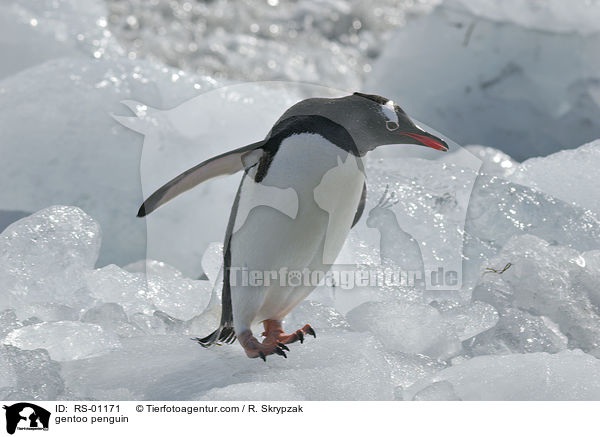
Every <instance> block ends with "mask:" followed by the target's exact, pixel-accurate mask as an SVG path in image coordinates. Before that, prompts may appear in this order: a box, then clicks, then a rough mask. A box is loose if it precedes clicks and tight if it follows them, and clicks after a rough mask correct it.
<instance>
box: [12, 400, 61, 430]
mask: <svg viewBox="0 0 600 437" xmlns="http://www.w3.org/2000/svg"><path fill="white" fill-rule="evenodd" d="M3 408H4V409H5V410H6V432H7V433H9V434H14V433H15V431H16V430H20V431H21V430H26V431H35V430H44V431H47V430H48V426H49V424H50V411H48V410H46V409H44V408H42V407H40V406H38V405H35V404H30V403H28V402H19V403H18V404H13V405H10V406H9V405H4V406H3Z"/></svg>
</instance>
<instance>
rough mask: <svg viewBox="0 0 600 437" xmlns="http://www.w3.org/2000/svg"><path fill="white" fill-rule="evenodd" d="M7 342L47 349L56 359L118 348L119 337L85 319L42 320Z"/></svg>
mask: <svg viewBox="0 0 600 437" xmlns="http://www.w3.org/2000/svg"><path fill="white" fill-rule="evenodd" d="M5 343H6V344H10V345H13V346H17V347H19V348H21V349H27V350H31V349H46V350H47V351H48V353H49V354H50V356H51V357H52V359H54V360H57V361H69V360H78V359H82V358H88V357H93V356H98V355H102V354H105V353H108V352H110V351H111V350H114V349H116V348H118V347H120V343H119V340H118V338H117V337H116V336H115V335H114V334H111V333H109V332H106V331H104V330H103V329H102V328H101V327H100V326H98V325H94V324H91V323H82V322H72V321H64V322H43V323H38V324H34V325H30V326H24V327H22V328H19V329H16V330H14V331H12V332H10V333H9V334H8V336H7V337H6V339H5Z"/></svg>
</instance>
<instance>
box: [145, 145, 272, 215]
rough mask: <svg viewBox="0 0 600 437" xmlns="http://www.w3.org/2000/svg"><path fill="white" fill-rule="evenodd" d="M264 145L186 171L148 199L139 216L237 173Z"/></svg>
mask: <svg viewBox="0 0 600 437" xmlns="http://www.w3.org/2000/svg"><path fill="white" fill-rule="evenodd" d="M263 144H264V141H258V142H256V143H253V144H249V145H247V146H244V147H240V148H239V149H235V150H232V151H230V152H227V153H223V154H221V155H218V156H215V157H213V158H210V159H208V160H206V161H204V162H202V163H200V164H198V165H197V166H195V167H192V168H190V169H189V170H186V171H184V172H183V173H181V174H180V175H179V176H177V177H175V178H174V179H172V180H170V181H169V182H167V183H166V184H165V185H163V186H162V187H160V188H159V189H158V190H156V191H155V192H154V193H153V194H152V195H151V196H150V197H148V199H146V200H145V201H144V203H143V204H142V206H141V207H140V209H139V211H138V213H137V216H138V217H145V216H146V215H148V214H150V213H151V212H152V211H154V210H155V209H157V208H158V207H160V206H162V205H164V204H165V203H167V202H168V201H169V200H171V199H173V198H174V197H176V196H178V195H180V194H181V193H183V192H185V191H187V190H189V189H191V188H194V187H195V186H196V185H198V184H200V183H202V182H204V181H207V180H209V179H212V178H214V177H217V176H221V175H231V174H234V173H237V172H238V171H240V170H242V169H244V168H245V166H246V165H248V164H247V159H246V155H248V154H250V155H251V154H252V153H251V152H252V151H253V150H256V149H259V148H260V147H262V146H263Z"/></svg>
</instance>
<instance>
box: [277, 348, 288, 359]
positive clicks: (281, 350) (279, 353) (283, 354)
mask: <svg viewBox="0 0 600 437" xmlns="http://www.w3.org/2000/svg"><path fill="white" fill-rule="evenodd" d="M275 353H276V354H277V355H281V356H282V357H283V358H287V355H286V354H285V352H284V351H283V349H280V348H277V349H275Z"/></svg>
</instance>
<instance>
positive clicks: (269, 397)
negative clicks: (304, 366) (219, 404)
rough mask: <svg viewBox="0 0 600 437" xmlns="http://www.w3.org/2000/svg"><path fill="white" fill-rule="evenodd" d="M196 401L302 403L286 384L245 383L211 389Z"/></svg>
mask: <svg viewBox="0 0 600 437" xmlns="http://www.w3.org/2000/svg"><path fill="white" fill-rule="evenodd" d="M194 400H197V401H303V400H305V399H304V398H303V397H302V396H301V395H300V394H299V393H298V392H297V391H296V389H295V388H294V386H293V385H292V384H289V383H286V382H245V383H240V384H231V385H228V386H227V387H222V388H213V389H211V390H209V391H208V392H206V393H205V394H204V395H202V396H200V397H199V398H198V399H194Z"/></svg>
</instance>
